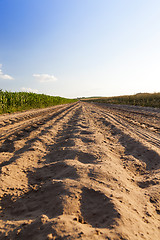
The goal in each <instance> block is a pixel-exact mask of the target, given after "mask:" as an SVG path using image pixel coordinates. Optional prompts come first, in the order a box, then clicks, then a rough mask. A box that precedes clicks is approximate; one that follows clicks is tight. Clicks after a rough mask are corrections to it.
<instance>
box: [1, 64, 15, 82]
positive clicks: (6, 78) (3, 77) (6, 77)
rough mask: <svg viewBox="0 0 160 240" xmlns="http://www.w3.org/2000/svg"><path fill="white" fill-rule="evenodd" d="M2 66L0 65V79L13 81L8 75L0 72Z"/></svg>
mask: <svg viewBox="0 0 160 240" xmlns="http://www.w3.org/2000/svg"><path fill="white" fill-rule="evenodd" d="M1 68H2V64H0V79H4V80H13V79H14V78H13V77H11V76H10V75H7V74H4V73H3V72H2V69H1Z"/></svg>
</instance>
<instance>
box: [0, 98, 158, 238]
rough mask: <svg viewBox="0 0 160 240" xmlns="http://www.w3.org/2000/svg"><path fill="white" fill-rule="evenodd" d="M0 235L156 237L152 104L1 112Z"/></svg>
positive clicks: (155, 113) (155, 121)
mask: <svg viewBox="0 0 160 240" xmlns="http://www.w3.org/2000/svg"><path fill="white" fill-rule="evenodd" d="M0 239H13V240H14V239H20V240H23V239H24V240H28V239H30V240H32V239H33V240H40V239H44V240H45V239H57V240H61V239H68V240H70V239H72V240H74V239H86V240H90V239H98V240H99V239H110V240H111V239H114V240H118V239H123V240H139V239H148V240H158V239H160V110H158V109H151V108H142V107H131V106H119V105H105V104H103V105H102V104H101V105H100V104H93V103H85V102H77V103H74V104H67V105H61V106H56V107H52V108H47V109H43V110H42V109H41V110H32V111H26V112H23V113H15V114H5V115H1V116H0Z"/></svg>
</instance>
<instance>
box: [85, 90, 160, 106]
mask: <svg viewBox="0 0 160 240" xmlns="http://www.w3.org/2000/svg"><path fill="white" fill-rule="evenodd" d="M83 100H84V101H90V102H99V103H109V104H124V105H134V106H142V107H154V108H160V93H138V94H135V95H126V96H119V97H97V98H96V97H94V98H88V99H87V98H86V99H83Z"/></svg>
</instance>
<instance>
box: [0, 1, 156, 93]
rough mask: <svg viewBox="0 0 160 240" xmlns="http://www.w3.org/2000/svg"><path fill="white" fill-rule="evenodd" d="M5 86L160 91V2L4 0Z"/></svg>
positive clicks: (0, 4) (1, 73) (0, 7)
mask: <svg viewBox="0 0 160 240" xmlns="http://www.w3.org/2000/svg"><path fill="white" fill-rule="evenodd" d="M0 23H1V24H0V88H1V89H3V90H10V91H33V92H38V93H45V94H49V95H60V96H64V97H81V96H115V95H125V94H134V93H139V92H160V1H159V0H45V1H44V0H0Z"/></svg>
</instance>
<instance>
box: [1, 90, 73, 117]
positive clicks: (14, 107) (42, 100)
mask: <svg viewBox="0 0 160 240" xmlns="http://www.w3.org/2000/svg"><path fill="white" fill-rule="evenodd" d="M74 101H76V100H75V99H67V98H62V97H58V96H56V97H53V96H48V95H45V94H36V93H27V92H8V91H2V90H0V114H2V113H11V112H16V111H23V110H28V109H33V108H45V107H49V106H54V105H58V104H64V103H71V102H74Z"/></svg>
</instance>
